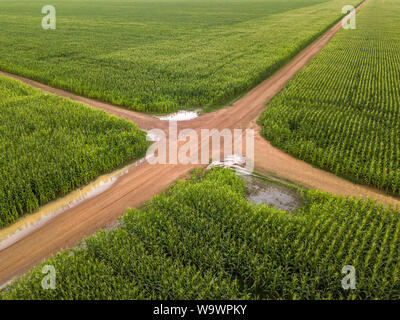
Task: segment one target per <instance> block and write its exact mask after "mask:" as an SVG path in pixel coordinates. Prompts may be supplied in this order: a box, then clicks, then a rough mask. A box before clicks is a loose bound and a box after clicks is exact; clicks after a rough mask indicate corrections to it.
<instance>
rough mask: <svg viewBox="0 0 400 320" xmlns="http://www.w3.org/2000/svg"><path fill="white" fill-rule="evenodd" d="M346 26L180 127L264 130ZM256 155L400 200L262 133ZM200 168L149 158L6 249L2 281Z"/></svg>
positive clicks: (142, 119) (268, 166)
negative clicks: (271, 107)
mask: <svg viewBox="0 0 400 320" xmlns="http://www.w3.org/2000/svg"><path fill="white" fill-rule="evenodd" d="M364 4H365V2H364ZM360 7H361V6H360ZM360 7H359V8H360ZM340 28H341V23H340V22H339V23H338V24H337V25H335V26H334V27H333V28H331V29H330V30H329V31H328V32H327V33H326V34H324V35H323V36H322V37H321V38H320V39H319V40H317V41H316V42H314V43H313V44H311V45H310V46H309V47H307V48H306V49H305V50H303V51H302V52H301V53H300V54H299V55H298V56H297V57H296V58H295V59H294V60H293V61H292V62H290V63H289V64H288V65H286V66H285V67H284V68H282V69H281V70H280V71H278V72H277V73H275V74H274V75H273V76H272V77H270V78H269V79H267V80H266V81H264V82H262V83H261V84H260V85H258V86H257V87H256V88H254V89H253V90H251V91H250V92H249V93H248V94H247V95H245V96H244V97H243V98H242V99H240V100H238V101H237V102H236V103H235V104H234V106H232V107H228V108H225V109H220V110H218V111H215V112H212V113H208V114H205V115H203V116H201V117H199V118H196V119H194V120H191V121H185V122H180V123H179V124H178V126H179V129H184V128H192V129H194V130H196V131H199V130H200V129H205V128H210V129H211V128H216V129H223V128H230V129H245V128H255V129H257V130H256V132H258V128H257V125H256V119H257V118H258V117H259V115H260V113H261V112H262V110H263V109H264V108H265V103H266V102H268V101H269V100H270V99H271V98H272V97H273V96H275V95H276V94H277V93H278V92H279V91H280V90H281V89H282V88H283V87H284V85H285V84H286V83H287V82H288V81H289V80H290V79H291V78H292V77H293V75H294V74H295V73H296V72H298V71H299V70H300V69H301V68H303V67H304V66H305V65H306V64H307V62H308V61H309V60H310V59H312V58H313V57H314V56H315V55H316V54H317V53H318V52H319V51H320V50H321V49H322V48H323V47H324V46H325V45H326V44H327V43H328V42H329V40H330V39H331V38H332V37H333V36H334V35H335V34H336V33H337V32H338V31H339V30H340ZM0 73H1V74H4V75H6V76H10V77H13V78H16V79H18V80H21V81H22V82H24V83H27V84H29V85H31V86H33V87H36V88H39V89H42V90H43V91H45V92H50V93H54V94H57V95H60V96H63V97H68V98H71V99H74V100H76V101H80V102H82V103H85V104H87V105H89V106H91V107H94V108H99V109H102V110H105V111H107V112H109V113H111V114H114V115H116V116H118V117H122V118H125V119H128V120H132V121H134V122H135V123H137V124H138V125H139V126H140V127H141V128H143V129H146V130H149V129H153V128H160V129H166V128H167V127H168V123H167V122H163V121H160V120H158V119H156V118H154V117H152V116H149V115H145V114H141V113H137V112H132V111H128V110H124V109H121V108H118V107H115V106H112V105H109V104H106V103H102V102H98V101H96V100H92V99H88V98H83V97H79V96H77V95H74V94H71V93H69V92H66V91H64V90H60V89H54V88H51V87H49V86H46V85H43V84H41V83H38V82H36V81H32V80H29V79H26V78H23V77H20V76H16V75H11V74H8V73H5V72H0ZM254 160H255V170H256V171H258V172H261V173H266V174H273V175H276V176H279V177H282V178H285V179H288V180H291V181H294V182H297V183H299V184H301V185H304V186H309V187H313V188H318V189H321V190H325V191H328V192H332V193H335V194H342V195H349V196H362V197H370V198H374V199H377V200H379V201H381V202H383V203H386V204H395V205H397V204H400V201H399V200H397V199H395V198H393V197H390V196H387V195H385V194H383V193H381V192H379V191H377V190H374V189H372V188H368V187H365V186H360V185H355V184H353V183H351V182H349V181H346V180H344V179H341V178H339V177H337V176H335V175H333V174H330V173H327V172H325V171H323V170H319V169H316V168H313V167H312V166H311V165H309V164H307V163H305V162H303V161H300V160H297V159H295V158H293V157H291V156H289V155H287V154H286V153H284V152H282V151H280V150H279V149H276V148H274V147H272V146H271V145H270V144H269V143H268V142H267V141H265V140H264V139H263V138H262V137H260V135H259V134H258V133H257V134H256V137H255V159H254ZM195 167H201V165H180V164H178V165H160V164H157V165H150V164H149V163H147V162H143V163H142V164H140V165H139V166H137V167H135V168H134V169H132V170H130V171H129V172H128V173H127V174H125V175H123V176H122V177H120V178H119V179H118V180H117V181H116V182H115V183H114V184H113V185H112V186H111V187H110V188H109V189H107V190H106V191H104V192H103V193H101V194H99V195H97V196H95V197H93V198H90V199H88V200H86V201H84V202H82V203H81V204H79V205H77V206H76V207H73V208H71V209H69V210H67V211H65V212H64V213H62V214H60V215H58V216H56V217H54V218H53V219H52V220H50V221H49V222H48V223H46V224H44V225H43V226H41V227H40V228H38V229H37V230H35V231H33V232H32V233H30V234H28V235H27V236H25V237H24V238H22V239H21V240H19V241H18V242H16V243H14V244H13V245H11V246H9V247H8V248H5V249H4V250H2V251H0V285H1V284H3V283H5V282H7V281H8V280H10V279H11V278H12V277H14V276H17V275H20V274H21V273H23V272H25V271H26V270H27V269H29V268H30V267H32V266H33V265H36V264H38V263H40V262H41V261H42V260H43V259H45V258H47V257H49V256H50V255H51V254H53V253H55V252H57V251H59V250H60V249H63V248H67V247H71V246H73V245H75V244H76V243H77V242H78V241H79V240H81V239H82V238H83V237H85V236H88V235H90V234H92V233H93V232H95V231H96V230H98V229H100V228H103V227H106V226H109V225H111V224H113V223H114V222H115V220H116V218H117V217H119V216H121V215H122V214H123V213H124V211H125V210H126V208H128V207H139V206H140V205H141V204H143V203H144V202H145V201H147V200H149V199H150V198H151V197H152V196H154V195H156V194H157V193H160V192H161V191H162V190H164V189H165V188H166V187H168V186H169V185H171V184H172V183H173V182H174V181H176V180H177V179H178V178H179V177H181V176H183V175H184V174H186V173H187V172H188V170H190V169H193V168H195Z"/></svg>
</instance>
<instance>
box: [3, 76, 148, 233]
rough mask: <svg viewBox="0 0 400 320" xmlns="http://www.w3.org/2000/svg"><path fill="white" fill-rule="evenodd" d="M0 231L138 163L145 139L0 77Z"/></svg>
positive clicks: (130, 128) (132, 128)
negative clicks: (134, 161) (101, 177)
mask: <svg viewBox="0 0 400 320" xmlns="http://www.w3.org/2000/svg"><path fill="white" fill-rule="evenodd" d="M0 119H1V121H0V150H1V153H0V173H1V174H0V228H1V227H4V226H7V225H9V224H11V223H13V222H14V221H16V220H17V219H18V218H19V217H21V216H22V215H24V214H26V213H29V212H32V211H35V210H36V209H38V208H39V206H41V205H43V204H45V203H47V202H49V201H50V200H54V199H56V198H57V197H60V196H63V195H65V194H66V193H68V192H70V191H72V190H74V189H76V188H78V187H80V186H82V185H85V184H87V183H88V182H90V181H91V180H93V179H94V178H96V177H97V176H99V175H101V174H102V173H106V172H109V171H111V170H113V169H115V168H118V167H120V166H122V165H123V164H124V163H126V162H127V161H129V160H131V159H134V158H138V157H141V156H142V155H143V154H144V153H145V151H146V149H147V142H146V139H145V133H144V132H142V131H140V130H139V129H138V128H137V126H136V125H134V124H132V123H130V122H128V121H125V120H121V119H117V118H116V117H112V116H109V115H107V114H106V113H105V112H102V111H97V110H93V109H90V108H89V107H85V106H83V105H81V104H78V103H75V102H71V101H69V100H66V99H62V98H58V97H55V96H52V95H45V94H43V93H41V92H40V91H39V90H35V89H32V88H31V87H28V86H26V85H23V84H22V83H20V82H18V81H15V80H10V79H8V78H6V77H3V76H0Z"/></svg>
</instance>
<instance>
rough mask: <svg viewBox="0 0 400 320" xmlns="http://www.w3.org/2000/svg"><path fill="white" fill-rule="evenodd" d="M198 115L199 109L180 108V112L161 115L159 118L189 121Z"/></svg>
mask: <svg viewBox="0 0 400 320" xmlns="http://www.w3.org/2000/svg"><path fill="white" fill-rule="evenodd" d="M198 116H199V112H198V111H186V110H180V111H178V112H175V113H171V114H167V115H165V116H159V117H157V118H158V119H160V120H163V121H188V120H193V119H195V118H197V117H198Z"/></svg>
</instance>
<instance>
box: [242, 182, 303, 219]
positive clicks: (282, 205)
mask: <svg viewBox="0 0 400 320" xmlns="http://www.w3.org/2000/svg"><path fill="white" fill-rule="evenodd" d="M242 178H243V179H244V180H245V181H246V184H247V192H246V198H247V199H248V200H249V201H250V202H252V203H256V204H266V205H269V206H274V207H276V208H278V209H281V210H285V211H287V212H290V213H296V212H297V211H298V209H300V208H301V207H302V205H303V202H302V199H301V197H300V195H299V194H298V193H297V191H296V190H295V189H294V188H292V187H289V186H285V185H284V184H281V183H279V182H274V181H270V180H268V179H264V178H261V177H257V176H254V175H245V176H242Z"/></svg>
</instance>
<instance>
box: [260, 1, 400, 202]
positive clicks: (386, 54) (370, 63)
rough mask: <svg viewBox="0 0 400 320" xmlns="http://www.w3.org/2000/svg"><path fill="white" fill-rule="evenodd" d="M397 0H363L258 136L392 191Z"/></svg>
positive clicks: (398, 162)
mask: <svg viewBox="0 0 400 320" xmlns="http://www.w3.org/2000/svg"><path fill="white" fill-rule="evenodd" d="M399 14H400V3H399V2H398V1H393V0H387V1H385V2H382V1H378V0H370V1H368V3H367V4H366V5H365V6H364V7H363V8H362V10H360V12H359V13H358V14H357V20H356V21H357V29H356V30H342V31H340V32H339V34H338V35H337V36H335V37H334V38H333V39H332V41H331V43H330V44H329V45H328V46H327V47H326V48H325V49H323V50H322V52H321V53H320V54H319V55H318V56H317V57H316V58H315V59H313V60H312V61H311V62H310V64H309V65H308V66H307V67H306V68H305V69H304V70H303V71H301V72H299V73H298V75H297V76H296V77H295V78H294V79H293V80H292V81H291V82H290V83H289V84H288V86H287V87H286V88H285V89H284V90H283V92H282V93H281V95H280V96H279V97H277V98H275V99H274V100H273V101H272V102H271V104H270V106H269V107H268V108H267V109H266V110H265V112H264V113H263V115H262V116H261V118H260V124H261V125H262V133H263V135H264V136H265V137H266V138H267V139H268V140H269V141H271V143H272V144H273V145H275V146H278V147H279V148H282V149H284V150H285V151H287V152H289V153H290V154H292V155H294V156H296V157H298V158H300V159H303V160H306V161H308V162H311V163H313V164H314V165H317V166H319V167H321V168H323V169H326V170H328V171H331V172H333V173H335V174H339V175H341V176H344V177H347V178H350V179H351V180H353V181H357V182H359V183H363V184H367V185H371V186H374V187H377V188H380V189H384V190H386V191H388V192H391V193H394V194H397V195H398V194H400V135H399V132H400V113H399V112H400V86H399V77H400V75H399V70H400V60H399V57H398V53H399V50H400V23H399V19H398V16H399Z"/></svg>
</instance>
